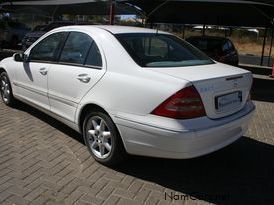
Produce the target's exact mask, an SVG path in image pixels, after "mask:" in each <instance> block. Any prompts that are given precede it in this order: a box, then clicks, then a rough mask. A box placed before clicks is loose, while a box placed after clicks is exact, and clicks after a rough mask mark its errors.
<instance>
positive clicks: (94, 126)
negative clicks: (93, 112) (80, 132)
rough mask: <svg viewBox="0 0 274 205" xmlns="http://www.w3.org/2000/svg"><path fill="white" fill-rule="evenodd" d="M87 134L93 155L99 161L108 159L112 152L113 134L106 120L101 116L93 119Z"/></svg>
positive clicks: (88, 125)
mask: <svg viewBox="0 0 274 205" xmlns="http://www.w3.org/2000/svg"><path fill="white" fill-rule="evenodd" d="M86 132H87V133H86V135H87V142H88V146H89V147H90V149H91V151H92V153H93V154H94V155H95V156H96V157H98V158H99V159H106V158H107V157H108V156H109V155H110V153H111V150H112V134H111V132H110V129H109V128H108V125H107V123H106V122H105V120H104V119H102V118H101V117H99V116H94V117H91V118H90V119H89V121H88V123H87V130H86Z"/></svg>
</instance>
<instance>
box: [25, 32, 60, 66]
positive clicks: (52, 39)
mask: <svg viewBox="0 0 274 205" xmlns="http://www.w3.org/2000/svg"><path fill="white" fill-rule="evenodd" d="M64 37H65V33H63V32H60V33H54V34H51V35H49V36H48V37H46V38H44V39H43V40H42V41H40V42H39V43H38V44H37V45H35V46H34V47H33V49H32V50H31V52H30V57H29V58H30V60H31V61H32V60H35V61H55V60H56V55H57V52H58V47H59V45H60V43H61V42H62V40H63V38H64Z"/></svg>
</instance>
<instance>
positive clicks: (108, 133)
mask: <svg viewBox="0 0 274 205" xmlns="http://www.w3.org/2000/svg"><path fill="white" fill-rule="evenodd" d="M102 135H103V138H104V139H109V138H110V137H111V134H110V132H109V131H104V132H102Z"/></svg>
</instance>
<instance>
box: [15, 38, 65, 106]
mask: <svg viewBox="0 0 274 205" xmlns="http://www.w3.org/2000/svg"><path fill="white" fill-rule="evenodd" d="M63 37H64V33H54V34H51V35H49V36H47V37H46V38H44V39H43V40H41V41H40V42H39V43H38V44H36V45H35V46H34V47H33V48H32V49H31V50H30V51H27V52H26V54H28V61H27V62H24V63H21V62H18V65H17V66H19V67H20V68H18V69H17V73H16V77H15V81H14V84H15V86H16V88H17V95H19V97H22V98H24V99H26V100H28V101H30V102H32V103H34V104H37V105H39V106H40V107H42V108H45V109H48V110H49V109H50V105H49V99H48V73H49V71H50V69H51V66H52V63H54V61H55V59H56V53H57V52H58V47H59V45H60V43H61V41H62V40H63Z"/></svg>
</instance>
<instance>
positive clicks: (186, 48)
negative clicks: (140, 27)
mask: <svg viewBox="0 0 274 205" xmlns="http://www.w3.org/2000/svg"><path fill="white" fill-rule="evenodd" d="M115 36H116V38H117V39H118V40H119V41H120V43H121V44H122V45H123V47H124V48H125V49H126V50H127V52H128V53H129V55H130V56H131V57H132V58H133V60H134V61H135V62H136V63H137V64H138V65H140V66H141V67H182V66H194V65H206V64H213V63H214V62H213V61H212V60H211V59H210V58H209V57H207V56H206V55H205V54H204V53H203V52H201V51H199V50H198V49H196V48H194V47H193V46H191V45H190V44H189V43H186V42H185V41H183V40H181V39H179V38H177V37H175V36H173V35H168V34H157V33H128V34H116V35H115Z"/></svg>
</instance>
